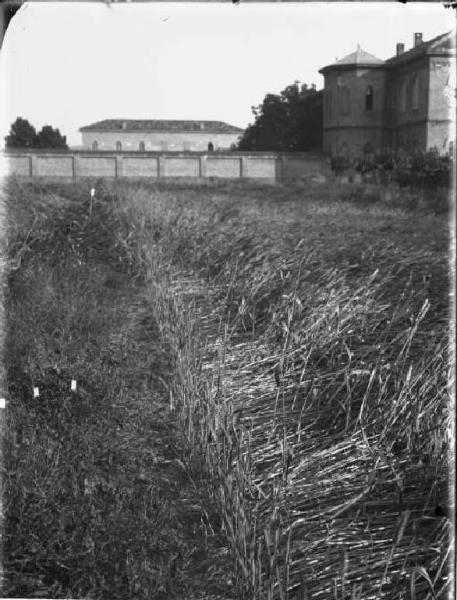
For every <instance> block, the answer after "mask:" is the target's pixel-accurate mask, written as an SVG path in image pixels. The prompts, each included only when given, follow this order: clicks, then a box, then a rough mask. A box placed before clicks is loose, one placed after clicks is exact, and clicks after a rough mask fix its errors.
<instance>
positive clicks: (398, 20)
mask: <svg viewBox="0 0 457 600" xmlns="http://www.w3.org/2000/svg"><path fill="white" fill-rule="evenodd" d="M454 19H455V16H454V13H453V11H452V10H451V9H446V8H444V7H443V6H442V5H441V4H440V3H438V2H437V3H435V2H433V3H407V4H401V3H399V2H382V3H381V2H380V3H374V2H373V3H372V2H360V3H359V2H341V3H340V2H332V3H328V2H303V3H290V4H288V3H284V2H269V3H247V4H243V2H241V3H240V4H236V5H234V4H232V3H231V2H224V3H207V2H203V3H198V2H196V3H163V2H160V3H154V2H151V3H149V2H146V3H144V2H141V3H124V4H106V3H104V2H97V3H87V2H85V3H84V2H81V3H79V2H71V3H66V2H32V3H28V4H25V5H24V6H22V8H21V9H20V10H19V11H18V12H17V13H16V15H15V17H14V18H13V20H12V21H11V23H10V26H9V27H8V30H7V32H6V35H5V39H4V43H3V47H2V50H1V53H0V107H1V109H0V136H1V138H3V137H4V136H5V135H7V133H8V131H9V128H10V125H11V123H12V122H13V121H14V120H15V119H16V117H18V116H21V117H23V118H25V119H28V120H29V121H30V122H31V123H32V124H33V125H34V126H35V127H36V128H37V130H38V129H40V128H41V127H42V126H43V125H48V124H49V125H52V126H53V127H58V128H59V129H60V130H61V132H62V133H63V134H64V135H66V136H67V141H68V143H69V144H70V145H72V146H77V145H80V144H81V134H80V133H79V132H78V128H79V127H81V126H83V125H88V124H90V123H93V122H94V121H98V120H102V119H108V118H112V119H113V118H120V119H123V118H124V119H208V120H220V121H226V122H227V123H231V124H232V125H236V126H238V127H242V128H244V127H246V126H247V125H248V124H249V123H250V122H252V121H253V118H254V117H253V114H252V110H251V107H252V106H257V105H259V104H260V103H261V102H262V100H263V98H264V96H265V94H267V93H279V92H280V91H281V90H282V89H284V88H285V87H286V86H287V85H289V84H291V83H293V82H294V81H296V80H298V81H300V82H301V83H308V84H312V83H315V84H316V86H317V88H318V89H320V88H322V86H323V77H322V75H320V74H319V73H318V70H319V69H320V68H321V67H323V66H325V65H328V64H330V63H332V62H334V61H335V59H336V58H342V57H343V56H345V55H346V54H349V53H350V52H353V51H354V50H355V49H356V47H357V44H360V45H361V47H362V48H363V49H364V50H366V51H367V52H369V53H371V54H374V55H375V56H377V57H378V58H381V59H387V58H389V57H391V56H393V55H394V54H395V48H396V43H397V42H404V43H405V46H406V50H408V49H409V48H411V47H412V44H413V34H414V32H421V33H423V36H424V40H429V39H431V38H433V37H435V36H436V35H439V34H441V33H444V32H446V31H448V30H450V29H452V28H453V27H455V20H454Z"/></svg>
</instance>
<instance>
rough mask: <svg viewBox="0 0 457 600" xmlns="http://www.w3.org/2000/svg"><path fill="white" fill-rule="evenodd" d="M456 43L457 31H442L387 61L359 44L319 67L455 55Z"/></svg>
mask: <svg viewBox="0 0 457 600" xmlns="http://www.w3.org/2000/svg"><path fill="white" fill-rule="evenodd" d="M455 45H456V33H455V31H448V32H447V33H442V34H441V35H438V36H436V37H435V38H433V39H431V40H429V41H428V42H422V43H420V44H418V45H417V46H415V47H414V48H411V49H410V50H407V51H406V52H403V54H400V55H398V56H393V57H392V58H389V59H388V60H386V61H382V60H381V59H379V58H376V56H373V55H372V54H369V53H368V52H365V50H363V49H362V48H361V47H360V46H357V50H356V51H355V52H351V54H348V55H347V56H345V57H344V58H342V59H340V60H337V61H336V62H334V63H332V64H331V65H328V66H326V67H322V69H319V73H326V72H327V71H329V70H330V69H338V68H340V67H342V68H347V67H351V66H363V67H394V66H396V65H398V64H403V63H405V62H409V61H411V60H415V59H416V58H417V57H419V56H423V55H425V54H427V55H433V54H437V55H439V54H445V55H449V56H455Z"/></svg>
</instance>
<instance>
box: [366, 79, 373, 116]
mask: <svg viewBox="0 0 457 600" xmlns="http://www.w3.org/2000/svg"><path fill="white" fill-rule="evenodd" d="M365 110H373V87H372V86H371V85H367V89H366V90H365Z"/></svg>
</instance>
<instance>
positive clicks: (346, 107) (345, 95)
mask: <svg viewBox="0 0 457 600" xmlns="http://www.w3.org/2000/svg"><path fill="white" fill-rule="evenodd" d="M350 112H351V92H350V90H349V88H348V87H347V86H343V87H342V88H341V89H340V114H341V115H348V114H349V113H350Z"/></svg>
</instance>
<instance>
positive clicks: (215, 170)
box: [3, 152, 326, 181]
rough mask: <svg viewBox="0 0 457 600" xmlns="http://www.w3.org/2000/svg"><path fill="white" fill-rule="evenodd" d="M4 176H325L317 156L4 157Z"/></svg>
mask: <svg viewBox="0 0 457 600" xmlns="http://www.w3.org/2000/svg"><path fill="white" fill-rule="evenodd" d="M3 157H4V158H5V159H6V163H7V172H9V173H10V174H15V175H16V176H18V177H48V178H49V177H52V178H61V179H78V178H81V177H109V178H122V177H126V178H129V177H131V178H136V177H138V178H141V177H149V178H190V179H194V180H195V179H206V178H209V177H211V178H222V179H234V178H247V179H259V180H263V181H276V180H279V179H296V178H300V177H307V176H309V175H312V174H315V173H325V171H326V162H325V159H324V158H323V157H319V156H317V155H313V156H311V155H310V156H307V155H304V154H301V153H296V154H283V155H281V154H267V153H261V152H258V153H235V152H229V153H226V154H222V153H221V154H219V153H217V154H216V153H214V154H213V153H210V154H207V153H198V154H197V153H195V154H191V153H175V154H166V153H165V154H164V153H160V154H155V155H153V154H150V155H148V154H140V153H138V154H137V155H135V154H133V153H131V154H128V153H108V152H107V153H95V152H94V153H92V152H91V153H78V152H74V153H68V154H62V153H59V154H51V153H42V152H41V153H25V152H24V153H23V154H19V153H5V154H4V155H3Z"/></svg>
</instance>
